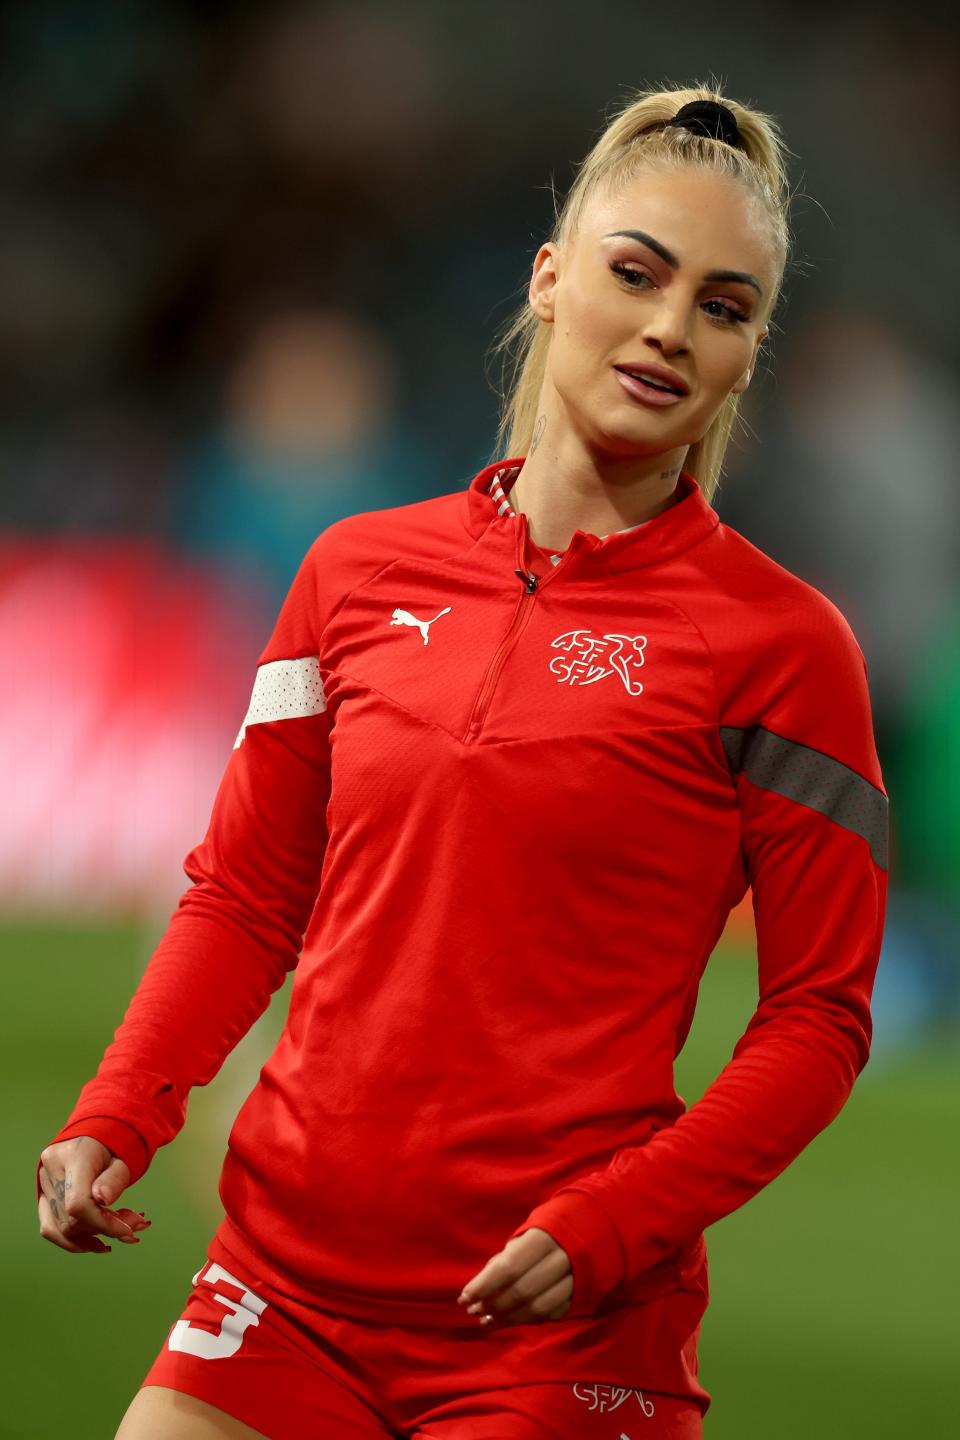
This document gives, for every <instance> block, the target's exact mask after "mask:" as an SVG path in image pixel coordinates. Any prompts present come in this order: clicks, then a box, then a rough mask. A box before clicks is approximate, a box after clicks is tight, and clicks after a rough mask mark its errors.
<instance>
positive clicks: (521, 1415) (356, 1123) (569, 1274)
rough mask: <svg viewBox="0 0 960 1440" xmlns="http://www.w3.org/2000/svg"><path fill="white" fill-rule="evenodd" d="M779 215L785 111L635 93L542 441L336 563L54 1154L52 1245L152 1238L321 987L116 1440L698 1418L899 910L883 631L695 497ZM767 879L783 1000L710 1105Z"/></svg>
mask: <svg viewBox="0 0 960 1440" xmlns="http://www.w3.org/2000/svg"><path fill="white" fill-rule="evenodd" d="M785 188H786V187H785V178H784V165H783V147H782V145H781V142H780V140H779V138H778V134H777V128H776V126H775V124H774V122H773V121H772V120H771V119H770V118H769V117H768V116H766V115H764V114H761V113H759V112H757V111H755V110H751V109H749V108H747V107H746V106H744V105H740V104H737V103H736V102H734V101H732V100H726V99H724V98H723V97H722V96H720V95H718V94H717V93H716V92H715V91H713V90H711V89H709V88H707V87H706V86H695V87H693V88H690V89H684V90H669V89H660V90H651V91H649V92H645V93H641V94H639V95H637V96H635V98H634V99H633V101H632V102H631V103H629V104H628V105H627V106H626V107H625V108H623V109H622V111H621V113H619V114H618V115H617V116H616V118H615V119H614V120H613V121H612V123H611V124H610V126H609V128H608V129H607V130H606V132H605V133H604V134H603V135H602V136H601V138H600V139H599V141H598V142H597V144H596V145H595V146H594V148H593V150H592V151H591V153H590V154H589V156H588V157H587V159H586V161H585V163H584V164H583V165H582V167H581V169H580V171H579V173H578V176H577V179H576V181H575V183H574V185H573V187H572V189H571V191H570V194H569V196H568V197H567V200H566V202H565V204H564V206H563V209H562V213H561V214H560V215H559V217H558V223H557V227H556V230H555V235H554V238H553V239H552V240H550V241H548V242H546V243H544V244H543V245H541V247H540V249H539V250H538V252H537V255H536V258H535V260H534V264H533V274H532V277H531V280H530V285H529V292H528V297H527V300H528V303H527V304H526V305H525V306H524V309H523V312H522V314H521V315H520V316H518V317H517V319H516V320H515V322H514V323H513V325H512V327H511V330H510V333H509V334H508V336H507V339H508V340H509V339H511V338H514V339H515V338H518V337H519V338H520V339H521V341H522V366H521V367H520V372H519V381H518V383H517V384H516V385H515V387H514V389H513V391H512V393H511V394H510V396H509V397H508V403H507V405H506V407H505V410H504V414H503V420H502V424H501V433H500V449H499V454H500V456H503V455H504V454H506V455H508V456H513V457H516V458H507V459H503V458H500V459H497V460H495V461H494V462H493V463H491V464H489V465H488V466H487V467H486V468H485V469H483V470H482V471H481V472H480V473H479V474H478V475H476V476H475V477H474V478H473V479H472V480H471V481H470V482H469V484H467V485H465V486H464V487H463V488H460V489H457V490H455V491H454V492H453V493H451V494H448V495H444V496H440V497H435V498H431V499H428V500H424V501H421V502H419V503H417V504H412V505H403V506H397V507H394V508H391V509H387V510H381V511H375V512H372V513H362V514H358V515H355V516H352V517H350V518H348V519H345V520H341V521H338V522H337V523H336V524H334V525H331V526H330V527H329V528H328V529H327V530H325V531H324V532H323V533H322V534H321V535H320V536H319V537H318V538H317V539H316V540H315V541H314V542H313V544H312V545H311V546H310V549H309V550H308V552H307V554H306V558H305V559H304V561H303V564H302V566H301V568H300V570H299V572H298V574H297V576H296V578H295V580H294V582H293V585H292V587H291V589H290V592H289V595H288V596H287V599H286V600H285V602H284V604H283V607H282V609H281V612H280V616H279V618H278V620H277V623H276V626H275V628H274V631H273V634H272V636H271V638H270V641H269V643H268V644H267V646H266V649H265V650H264V651H263V654H262V656H261V657H260V662H259V666H258V670H257V674H256V681H255V683H254V686H253V694H252V698H251V701H250V707H249V710H248V712H247V715H246V718H245V720H244V722H243V725H242V726H241V728H240V732H239V734H238V736H237V740H236V744H235V746H234V749H233V753H232V755H231V758H230V761H229V763H228V765H227V768H226V771H225V773H224V776H223V779H222V781H221V785H220V788H219V791H218V793H217V797H216V801H215V804H214V808H213V813H212V817H211V821H210V826H209V829H208V831H207V834H206V837H205V839H204V840H203V842H202V843H201V844H199V845H198V846H197V847H196V848H195V849H194V850H192V851H191V852H190V854H189V855H188V856H187V858H186V860H185V862H184V869H185V871H186V874H187V875H188V876H189V878H190V880H191V881H192V882H193V887H192V888H191V889H189V890H188V891H187V892H186V893H185V894H184V896H183V897H182V899H181V901H180V903H179V906H178V908H177V910H176V911H175V913H174V914H173V916H172V918H171V920H170V924H169V926H168V928H167V930H166V932H165V934H164V936H163V938H162V940H161V941H160V944H159V946H158V948H157V950H156V952H155V954H154V956H153V957H152V959H151V961H150V964H149V966H148V967H147V970H146V972H145V974H144V977H143V979H142V981H141V982H140V985H139V986H138V988H137V990H136V993H135V995H134V997H133V1000H132V1002H131V1004H130V1007H129V1009H128V1011H127V1014H126V1016H125V1018H124V1021H123V1023H122V1025H121V1026H120V1028H119V1029H118V1031H117V1033H116V1037H115V1039H114V1041H113V1042H112V1043H111V1044H110V1045H109V1046H108V1048H107V1050H106V1053H105V1055H104V1057H103V1060H102V1062H101V1064H100V1067H99V1069H98V1071H97V1074H96V1077H95V1078H94V1079H92V1080H91V1081H89V1083H88V1084H86V1085H85V1086H84V1087H83V1089H82V1091H81V1093H80V1097H79V1100H78V1102H77V1105H76V1106H75V1108H74V1110H73V1112H72V1114H71V1115H70V1117H69V1119H68V1122H67V1124H66V1125H65V1126H64V1127H63V1129H62V1130H61V1131H60V1132H59V1133H58V1135H57V1136H56V1137H55V1138H54V1140H53V1142H52V1143H51V1144H49V1145H48V1146H47V1147H46V1149H45V1150H44V1151H43V1153H42V1156H41V1163H40V1166H39V1168H38V1203H39V1214H40V1231H41V1234H42V1235H43V1237H44V1238H45V1239H47V1240H51V1241H53V1242H54V1243H55V1244H57V1245H59V1246H61V1247H62V1248H63V1249H65V1250H69V1251H72V1252H83V1251H89V1250H93V1251H103V1250H105V1249H106V1248H107V1247H106V1245H105V1244H104V1241H103V1240H102V1239H101V1238H99V1237H101V1236H107V1237H109V1236H114V1237H115V1238H117V1239H120V1240H122V1241H126V1242H127V1243H137V1235H136V1233H135V1232H136V1231H137V1230H138V1229H139V1228H140V1226H141V1224H142V1223H143V1220H142V1217H141V1216H140V1215H139V1214H138V1212H136V1211H133V1210H130V1209H126V1208H121V1209H117V1208H115V1202H116V1201H117V1199H118V1197H119V1196H120V1194H121V1193H122V1192H123V1191H124V1190H125V1189H126V1188H127V1187H128V1186H129V1185H132V1184H133V1183H134V1182H135V1181H137V1180H139V1179H140V1178H141V1176H143V1174H144V1173H145V1171H146V1170H147V1167H148V1166H149V1164H150V1161H151V1159H152V1157H153V1155H154V1153H155V1151H156V1149H157V1147H158V1146H160V1145H163V1144H166V1143H168V1142H169V1141H170V1140H172V1139H173V1137H174V1136H175V1135H176V1134H177V1132H178V1130H179V1129H180V1127H181V1125H182V1124H183V1121H184V1114H185V1108H186V1103H187V1096H188V1093H189V1091H190V1089H191V1087H192V1086H193V1085H204V1084H207V1083H208V1082H209V1081H210V1080H211V1079H212V1078H213V1077H214V1075H216V1073H217V1071H218V1070H219V1068H220V1066H221V1064H222V1062H223V1060H224V1058H225V1056H226V1055H227V1054H228V1052H229V1051H230V1050H231V1048H232V1047H233V1046H234V1045H235V1044H236V1043H237V1041H238V1040H239V1039H240V1038H241V1036H242V1035H244V1034H245V1032H246V1031H247V1030H248V1029H249V1027H250V1025H251V1024H252V1023H253V1021H254V1020H255V1019H256V1018H257V1016H259V1015H260V1014H261V1012H262V1011H263V1010H264V1008H265V1007H266V1005H267V1004H268V1002H269V997H270V995H271V993H272V992H273V991H274V990H276V989H277V988H278V987H279V986H280V985H281V983H282V982H283V979H284V976H285V975H286V973H287V972H288V971H289V970H293V969H294V968H295V971H296V973H295V976H294V983H293V989H292V994H291V1000H290V1011H289V1017H288V1019H287V1022H286V1025H285V1028H284V1030H283V1033H282V1035H281V1038H280V1040H279V1043H278V1045H277V1048H276V1050H275V1051H274V1053H273V1055H272V1056H271V1057H270V1059H269V1060H268V1062H267V1064H266V1065H265V1066H264V1068H263V1070H262V1071H261V1074H260V1078H259V1080H258V1082H257V1084H256V1085H255V1086H254V1088H253V1090H252V1092H251V1093H250V1095H249V1097H248V1098H247V1100H246V1101H245V1103H244V1105H243V1106H242V1108H241V1110H240V1113H239V1115H238V1117H237V1119H236V1122H235V1124H234V1126H233V1129H232V1132H231V1135H230V1140H229V1146H228V1151H227V1155H226V1158H225V1161H224V1166H223V1172H222V1177H221V1182H220V1195H221V1198H222V1200H223V1204H224V1207H225V1211H226V1215H225V1218H224V1220H223V1221H222V1223H221V1224H220V1226H219V1227H218V1229H217V1231H216V1233H215V1235H214V1236H213V1237H212V1238H211V1243H210V1245H209V1247H208V1250H207V1254H206V1257H205V1259H204V1262H203V1264H202V1265H201V1266H200V1268H199V1269H198V1270H197V1273H196V1274H195V1275H194V1277H193V1282H192V1289H191V1290H190V1292H189V1295H188V1297H187V1300H186V1305H185V1308H184V1310H183V1314H182V1316H181V1317H180V1318H179V1319H176V1320H175V1322H174V1323H173V1324H172V1326H171V1328H170V1331H169V1335H168V1337H167V1339H166V1340H165V1341H164V1342H163V1344H162V1346H161V1349H160V1352H159V1354H158V1356H157V1358H156V1360H155V1362H154V1363H153V1365H152V1367H151V1368H150V1370H149V1372H148V1374H147V1375H146V1377H145V1378H144V1380H143V1382H142V1385H141V1387H140V1388H139V1391H138V1392H137V1394H136V1395H135V1397H134V1398H133V1401H132V1403H131V1405H130V1408H129V1410H128V1411H127V1414H126V1416H125V1418H124V1420H123V1421H122V1423H121V1425H120V1430H119V1432H118V1435H119V1437H121V1440H144V1437H150V1440H155V1437H158V1436H162V1437H164V1440H202V1437H213V1436H230V1437H239V1436H247V1437H249V1436H256V1435H265V1436H268V1437H270V1440H301V1437H304V1436H313V1435H316V1436H323V1437H324V1440H338V1437H348V1436H349V1437H356V1440H375V1437H384V1436H394V1437H407V1440H428V1437H429V1440H533V1437H540V1436H543V1437H566V1440H574V1437H576V1440H593V1437H596V1440H664V1437H667V1436H670V1437H691V1436H699V1435H700V1434H701V1433H702V1432H701V1418H702V1415H703V1413H704V1412H705V1411H706V1409H707V1407H708V1405H709V1404H710V1395H709V1394H708V1392H707V1391H706V1390H705V1389H704V1387H703V1385H702V1384H701V1383H700V1380H699V1378H698V1365H697V1341H698V1336H699V1330H700V1321H701V1318H702V1316H703V1313H704V1310H705V1308H706V1304H707V1296H708V1289H707V1261H706V1251H705V1245H704V1238H703V1231H704V1229H705V1228H706V1227H707V1226H709V1225H711V1224H712V1223H713V1222H714V1221H716V1220H718V1219H719V1218H720V1217H721V1216H723V1215H727V1214H729V1213H730V1211H732V1210H734V1209H736V1208H737V1207H738V1206H740V1205H742V1204H743V1203H744V1202H745V1201H747V1200H749V1199H750V1197H751V1196H753V1195H755V1194H756V1193H757V1191H759V1190H760V1189H761V1188H762V1187H763V1186H765V1185H767V1184H768V1183H769V1182H770V1181H771V1180H772V1179H773V1178H774V1177H775V1176H776V1175H778V1174H779V1173H780V1172H781V1171H782V1170H783V1169H784V1168H785V1167H786V1166H787V1165H788V1164H789V1163H790V1162H791V1161H792V1160H793V1159H794V1158H795V1156H796V1155H797V1154H798V1153H799V1152H800V1151H801V1150H802V1149H803V1148H804V1146H805V1145H807V1144H808V1143H809V1141H810V1140H811V1139H812V1138H813V1137H814V1136H815V1135H816V1134H817V1133H818V1132H819V1131H820V1130H821V1129H823V1127H824V1126H826V1125H827V1124H829V1122H830V1121H831V1120H832V1119H833V1118H834V1116H835V1115H836V1114H837V1112H838V1111H839V1110H840V1108H841V1106H842V1105H843V1104H844V1102H845V1100H846V1098H847V1096H848V1094H849V1092H850V1089H851V1087H852V1085H853V1083H854V1080H855V1078H856V1076H857V1074H858V1072H859V1071H860V1069H861V1068H862V1066H863V1065H864V1063H865V1062H866V1059H867V1055H868V1050H869V1043H870V1033H871V1022H870V1008H869V1001H870V993H871V988H872V983H873V977H874V972H875V968H876V964H877V959H878V953H879V948H880V942H881V933H882V928H883V918H884V910H885V900H886V879H887V797H886V794H885V792H884V788H883V783H882V779H881V774H880V768H879V764H878V760H877V755H876V750H875V742H874V737H873V730H872V719H871V712H870V703H869V694H868V688H867V678H866V667H865V663H864V659H863V655H862V653H861V650H860V648H859V645H858V643H857V641H856V639H855V638H854V635H853V633H852V632H851V630H850V627H849V625H848V623H847V621H846V620H845V619H844V617H843V615H842V614H841V613H840V612H839V611H838V610H837V608H836V607H835V606H834V605H833V604H832V603H831V601H830V600H829V599H827V598H826V597H825V596H824V595H823V594H822V593H820V591H818V590H816V589H815V588H813V587H812V586H810V585H809V584H807V583H805V582H804V581H803V580H801V579H799V578H798V577H796V576H794V575H792V574H791V573H790V572H789V571H788V570H785V569H784V568H783V567H782V566H780V565H778V564H777V563H775V562H774V561H773V560H772V559H770V558H769V557H768V556H766V555H765V554H764V553H763V552H761V551H760V550H758V549H757V548H756V547H755V546H754V545H752V544H751V543H750V542H749V541H747V540H746V539H745V538H744V537H742V536H741V535H739V534H738V533H737V532H736V531H734V530H731V529H730V528H729V527H728V526H725V525H724V524H722V523H721V521H720V519H719V516H718V514H717V512H716V511H715V510H714V508H713V507H712V505H711V503H710V502H711V497H712V495H713V494H714V492H715V488H716V484H717V480H718V477H719V475H720V468H721V462H722V459H723V456H724V452H725V449H726V445H727V440H728V436H729V434H730V431H731V426H732V425H733V422H734V419H735V416H736V412H737V403H738V399H739V396H740V395H741V394H742V393H743V391H744V390H745V389H746V387H747V385H748V383H749V381H750V377H751V375H752V374H753V371H754V369H755V366H756V364H757V358H758V353H759V350H760V346H761V343H762V341H763V340H764V338H765V337H766V336H767V334H768V332H769V325H770V320H771V315H772V312H773V309H774V306H775V304H776V301H777V297H778V294H779V291H780V285H781V281H782V277H783V273H784V268H785V263H786V258H787V253H788V227H787V215H786V210H787V197H786V194H785ZM505 438H506V439H507V443H506V444H504V443H503V442H504V439H505ZM770 483H771V484H776V478H775V476H773V475H772V476H771V482H770ZM748 886H750V887H752V903H753V907H754V913H755V917H756V928H757V938H758V956H759V1001H758V1005H757V1009H756V1013H755V1014H754V1016H753V1017H752V1019H751V1021H750V1023H749V1025H748V1026H747V1028H746V1031H745V1032H744V1034H743V1035H742V1036H741V1038H740V1040H739V1041H738V1042H737V1045H736V1047H735V1049H734V1052H733V1056H732V1058H731V1060H730V1061H729V1063H728V1064H727V1065H726V1066H725V1067H724V1069H723V1070H722V1072H721V1073H720V1075H719V1076H718V1077H717V1079H716V1080H715V1081H714V1083H713V1084H712V1085H711V1086H710V1087H709V1089H708V1090H707V1091H706V1093H705V1094H704V1096H703V1097H702V1099H700V1100H699V1101H697V1102H696V1103H695V1104H694V1105H692V1106H691V1107H690V1108H689V1109H685V1107H684V1104H683V1101H682V1100H681V1099H680V1098H679V1097H678V1095H677V1094H676V1091H675V1089H674V1084H673V1061H674V1058H675V1056H676V1055H677V1053H678V1052H679V1050H680V1049H681V1047H682V1045H683V1043H684V1040H685V1038H686V1035H687V1033H688V1030H689V1027H690V1024H691V1020H692V1017H693V1012H694V1006H695V1002H696V997H697V990H698V985H699V981H700V977H701V975H702V973H703V970H704V967H705V965H706V963H707V960H708V958H709V956H710V954H711V951H712V950H713V948H714V946H715V944H716V942H717V940H718V938H719V936H720V934H721V932H722V930H723V928H724V922H725V920H726V918H727V915H728V913H729V911H730V909H731V908H732V907H733V906H734V905H735V904H736V903H737V902H738V901H739V900H740V899H741V898H742V897H743V895H744V894H745V892H746V890H747V888H748ZM301 949H302V954H301Z"/></svg>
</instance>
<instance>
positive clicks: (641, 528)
mask: <svg viewBox="0 0 960 1440" xmlns="http://www.w3.org/2000/svg"><path fill="white" fill-rule="evenodd" d="M523 462H524V457H520V458H519V459H512V460H496V461H494V462H493V464H491V465H486V466H484V468H483V469H482V470H481V471H480V472H479V473H478V474H477V475H475V476H474V478H473V479H472V480H471V481H470V484H469V485H468V486H467V488H466V490H465V491H464V504H463V512H462V513H463V521H464V524H465V525H466V528H467V529H468V530H469V532H470V533H471V534H472V535H474V536H476V537H477V539H479V538H480V537H481V536H482V535H483V534H484V533H485V532H486V531H487V530H488V529H489V527H490V526H491V525H496V526H498V527H502V530H503V538H504V540H511V541H514V540H515V539H516V530H515V527H516V526H517V525H518V524H521V523H522V524H523V525H525V524H526V518H525V517H524V516H514V517H512V518H511V517H510V516H508V515H507V514H506V513H503V514H501V507H500V506H499V505H498V504H497V501H496V500H494V498H493V496H492V495H491V494H490V493H489V490H490V485H491V482H492V481H493V477H494V475H495V474H497V472H498V471H509V470H519V469H520V467H521V466H522V465H523ZM505 478H506V477H505ZM676 489H677V491H678V492H679V494H680V496H681V498H680V499H679V500H678V501H676V502H675V503H674V504H673V505H670V506H668V507H667V509H666V510H661V512H660V514H659V515H654V516H653V518H652V519H650V520H644V521H642V522H641V523H640V524H639V525H635V526H633V527H632V528H630V529H629V530H617V531H614V532H613V533H612V534H610V535H607V536H605V537H604V538H603V539H601V538H600V537H599V536H597V535H591V534H590V533H589V532H588V531H586V530H575V531H574V532H573V535H572V536H571V537H570V544H569V546H568V547H567V550H566V551H565V552H564V560H565V561H566V562H567V563H574V564H576V565H577V566H578V568H579V565H580V564H581V563H586V564H588V565H593V566H598V567H600V568H602V569H603V570H606V571H621V570H638V569H640V568H641V567H642V566H645V565H656V564H658V563H659V562H660V561H661V560H667V559H669V558H670V557H671V556H672V555H677V554H679V553H680V552H681V551H682V550H688V549H689V548H690V546H691V545H696V544H697V543H698V542H699V541H700V540H703V539H705V538H706V537H707V536H708V535H710V534H712V532H713V531H714V530H715V529H716V527H717V525H719V523H720V516H719V515H718V514H717V512H716V510H714V508H713V506H712V505H711V504H710V502H709V501H708V500H707V499H706V497H705V496H704V493H703V491H702V490H701V489H700V486H699V484H698V483H697V481H696V480H695V479H694V477H693V476H692V475H691V474H689V473H688V472H687V471H686V470H681V472H680V475H679V477H678V479H677V485H676ZM564 568H566V565H565V566H564Z"/></svg>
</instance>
